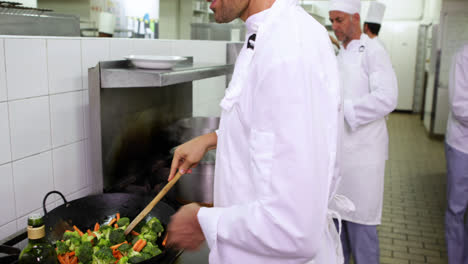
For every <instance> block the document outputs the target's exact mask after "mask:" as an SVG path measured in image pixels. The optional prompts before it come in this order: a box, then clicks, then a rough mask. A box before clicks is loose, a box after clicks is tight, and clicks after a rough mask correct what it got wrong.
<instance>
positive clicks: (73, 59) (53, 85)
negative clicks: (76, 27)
mask: <svg viewBox="0 0 468 264" xmlns="http://www.w3.org/2000/svg"><path fill="white" fill-rule="evenodd" d="M47 62H48V76H49V92H50V93H51V94H55V93H63V92H69V91H77V90H81V89H83V86H82V78H81V76H82V73H81V70H82V69H81V45H80V40H78V39H68V40H65V39H49V40H47Z"/></svg>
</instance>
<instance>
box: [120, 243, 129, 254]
mask: <svg viewBox="0 0 468 264" xmlns="http://www.w3.org/2000/svg"><path fill="white" fill-rule="evenodd" d="M131 249H132V246H130V244H127V243H125V244H122V245H121V246H120V247H119V248H118V250H119V251H120V252H122V253H124V254H125V253H128V252H129V251H130V250H131Z"/></svg>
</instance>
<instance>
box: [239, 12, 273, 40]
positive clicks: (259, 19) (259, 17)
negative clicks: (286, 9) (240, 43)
mask: <svg viewBox="0 0 468 264" xmlns="http://www.w3.org/2000/svg"><path fill="white" fill-rule="evenodd" d="M269 12H270V8H268V9H265V10H263V11H261V12H258V13H256V14H253V15H251V16H250V17H249V18H247V21H245V26H246V28H247V38H248V37H249V36H250V35H252V34H254V33H257V31H258V28H259V26H260V25H261V24H262V23H263V22H264V21H265V19H266V17H267V16H268V13H269Z"/></svg>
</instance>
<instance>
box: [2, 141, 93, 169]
mask: <svg viewBox="0 0 468 264" xmlns="http://www.w3.org/2000/svg"><path fill="white" fill-rule="evenodd" d="M86 139H87V138H83V139H79V140H75V141H73V142H70V143H67V144H64V145H60V146H57V147H52V148H48V149H46V150H42V151H40V152H37V153H34V154H30V155H27V156H24V157H21V158H18V159H15V160H11V161H9V162H5V163H2V164H0V166H3V165H6V164H9V163H14V162H17V161H20V160H24V159H27V158H30V157H34V156H37V155H40V154H43V153H46V152H49V151H53V150H56V149H60V148H64V147H67V146H70V145H73V144H76V143H80V142H81V141H85V140H86Z"/></svg>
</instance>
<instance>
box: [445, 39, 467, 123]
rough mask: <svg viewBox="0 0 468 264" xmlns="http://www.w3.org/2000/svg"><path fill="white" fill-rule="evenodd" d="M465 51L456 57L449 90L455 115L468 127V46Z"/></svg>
mask: <svg viewBox="0 0 468 264" xmlns="http://www.w3.org/2000/svg"><path fill="white" fill-rule="evenodd" d="M464 51H465V52H463V51H462V52H460V53H458V54H457V56H456V57H455V64H454V65H453V69H452V74H453V76H451V80H450V81H451V83H450V84H449V85H450V86H451V87H450V88H449V91H450V107H451V111H452V114H453V117H454V118H455V119H456V120H457V121H458V122H460V124H462V125H463V126H465V127H468V46H467V47H465V48H464Z"/></svg>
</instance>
